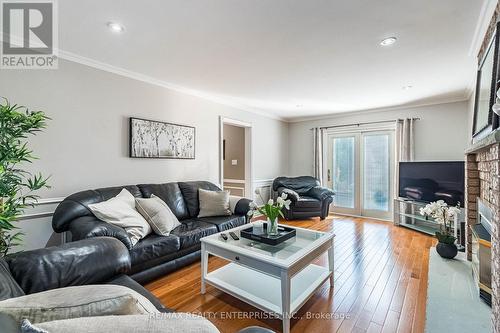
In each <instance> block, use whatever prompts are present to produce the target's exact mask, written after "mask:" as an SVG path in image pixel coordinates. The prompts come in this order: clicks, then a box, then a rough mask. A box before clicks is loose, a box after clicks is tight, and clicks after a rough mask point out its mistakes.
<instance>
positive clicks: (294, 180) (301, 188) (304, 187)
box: [273, 176, 320, 194]
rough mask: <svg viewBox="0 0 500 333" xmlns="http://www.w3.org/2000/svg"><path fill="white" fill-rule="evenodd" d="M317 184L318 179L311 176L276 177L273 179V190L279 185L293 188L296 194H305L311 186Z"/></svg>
mask: <svg viewBox="0 0 500 333" xmlns="http://www.w3.org/2000/svg"><path fill="white" fill-rule="evenodd" d="M319 185H320V183H319V180H317V179H316V178H314V177H311V176H300V177H278V178H276V179H275V180H274V181H273V191H276V190H277V189H278V188H279V187H285V188H289V189H292V190H294V191H295V192H297V193H298V194H305V193H306V192H308V191H309V190H310V189H311V188H313V187H315V186H319Z"/></svg>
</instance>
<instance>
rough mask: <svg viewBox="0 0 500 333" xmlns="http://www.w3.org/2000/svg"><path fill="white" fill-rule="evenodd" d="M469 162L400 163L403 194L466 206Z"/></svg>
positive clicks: (422, 199)
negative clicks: (465, 194) (466, 171)
mask: <svg viewBox="0 0 500 333" xmlns="http://www.w3.org/2000/svg"><path fill="white" fill-rule="evenodd" d="M464 183H465V165H464V162H463V161H457V162H400V163H399V197H401V198H407V199H410V200H416V201H422V202H431V201H437V200H444V201H445V202H446V203H447V204H448V205H453V206H454V205H456V204H457V203H460V206H461V207H463V206H464Z"/></svg>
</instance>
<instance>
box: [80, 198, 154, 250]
mask: <svg viewBox="0 0 500 333" xmlns="http://www.w3.org/2000/svg"><path fill="white" fill-rule="evenodd" d="M89 208H90V210H91V211H92V213H94V215H95V216H96V217H97V218H98V219H99V220H102V221H104V222H107V223H111V224H114V225H116V226H119V227H122V228H123V229H125V231H126V232H127V234H128V236H129V237H130V241H131V242H132V245H135V244H136V243H137V242H138V241H139V240H140V239H142V238H144V237H146V235H148V234H150V233H151V226H150V225H149V223H148V222H147V221H146V220H145V219H144V217H142V215H141V214H139V212H138V211H137V210H136V209H135V197H134V196H133V195H132V194H131V193H130V192H129V191H127V190H126V189H123V190H122V191H121V192H120V193H119V194H118V195H117V196H116V197H114V198H111V199H109V200H107V201H103V202H99V203H96V204H91V205H89Z"/></svg>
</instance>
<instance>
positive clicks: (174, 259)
mask: <svg viewBox="0 0 500 333" xmlns="http://www.w3.org/2000/svg"><path fill="white" fill-rule="evenodd" d="M200 248H201V244H200V243H198V244H196V245H194V246H191V247H188V248H185V249H181V250H179V251H176V252H172V253H169V254H167V255H165V256H162V257H156V258H152V259H151V260H149V261H144V262H139V263H136V264H135V265H133V266H132V268H131V270H130V272H128V275H130V276H131V277H132V278H133V279H134V280H135V281H137V282H139V283H140V284H144V283H145V282H148V281H151V280H152V279H155V278H158V277H160V276H161V274H160V275H154V274H152V275H151V274H149V273H148V272H147V271H151V270H153V271H155V270H156V268H158V267H159V266H163V265H165V264H171V265H172V266H173V267H181V266H178V264H177V263H178V262H179V260H181V259H182V258H184V257H186V256H189V255H191V254H192V253H194V252H200ZM165 274H166V273H165ZM165 274H163V275H165ZM138 275H140V276H141V278H140V279H139V280H138V279H137V278H136V277H137V276H138ZM144 277H146V279H143V278H144Z"/></svg>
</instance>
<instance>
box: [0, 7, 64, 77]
mask: <svg viewBox="0 0 500 333" xmlns="http://www.w3.org/2000/svg"><path fill="white" fill-rule="evenodd" d="M0 17H1V20H2V24H1V27H2V36H1V37H2V52H1V61H0V68H2V69H56V68H57V54H56V51H57V20H56V19H57V17H56V3H55V0H32V1H29V2H27V1H19V0H17V1H16V0H4V1H1V16H0Z"/></svg>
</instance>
